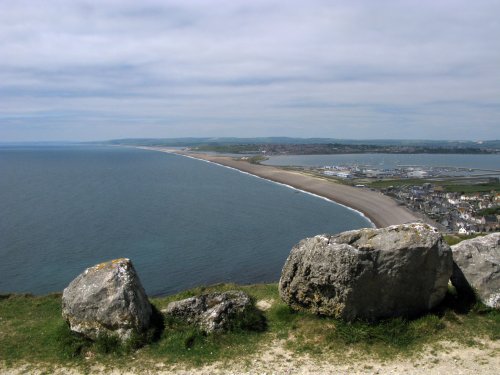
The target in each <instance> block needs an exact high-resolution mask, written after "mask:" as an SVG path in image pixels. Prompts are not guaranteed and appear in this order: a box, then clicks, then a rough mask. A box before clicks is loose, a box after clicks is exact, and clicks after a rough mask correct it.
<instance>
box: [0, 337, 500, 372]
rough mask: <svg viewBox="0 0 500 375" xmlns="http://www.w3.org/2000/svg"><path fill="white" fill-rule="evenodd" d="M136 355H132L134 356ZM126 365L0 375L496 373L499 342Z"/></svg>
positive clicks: (24, 368) (280, 350) (280, 351)
mask: <svg viewBox="0 0 500 375" xmlns="http://www.w3.org/2000/svg"><path fill="white" fill-rule="evenodd" d="M139 356H140V354H139V355H137V357H139ZM127 361H129V362H130V363H129V366H127V367H125V368H122V369H117V368H109V367H104V366H103V365H90V366H89V367H87V368H86V369H84V368H68V367H56V368H48V367H44V366H40V365H29V364H26V365H21V366H15V367H12V368H6V367H5V366H3V365H2V364H0V374H5V375H20V374H47V373H51V374H61V375H62V374H75V375H77V374H83V373H88V374H116V375H117V374H129V375H133V374H141V375H146V374H164V375H167V374H179V375H211V374H235V375H236V374H241V375H243V374H267V375H271V374H277V375H278V374H279V375H281V374H283V375H285V374H286V375H292V374H297V375H299V374H307V375H313V374H314V375H316V374H318V375H319V374H404V375H414V374H443V375H444V374H446V375H449V374H453V375H460V374H470V375H476V374H485V375H490V374H491V375H496V374H498V373H499V369H500V343H499V342H498V341H495V342H493V341H488V342H483V343H482V345H481V346H480V347H473V348H469V347H461V346H457V345H456V344H454V343H448V342H444V343H439V345H437V346H433V347H432V348H431V347H429V348H428V349H426V350H425V351H424V352H422V353H420V354H419V355H416V356H415V357H413V358H401V359H396V360H391V361H381V360H378V359H373V358H370V357H366V356H364V355H363V354H362V353H358V354H357V356H356V355H353V353H346V356H345V357H342V356H341V357H340V358H335V359H332V360H328V359H317V358H311V357H309V356H306V355H296V354H294V353H292V352H290V351H287V350H286V349H285V348H284V347H283V343H282V342H279V341H277V342H275V343H273V344H272V345H271V346H270V347H268V348H264V349H263V350H262V351H261V352H259V353H257V354H255V355H253V356H251V357H249V358H248V359H245V360H243V361H239V362H238V361H234V362H231V361H230V362H224V363H222V362H216V363H213V364H210V365H206V366H202V367H196V368H186V367H184V366H181V365H177V366H175V365H168V364H164V363H160V362H159V363H138V362H136V361H134V360H129V359H127Z"/></svg>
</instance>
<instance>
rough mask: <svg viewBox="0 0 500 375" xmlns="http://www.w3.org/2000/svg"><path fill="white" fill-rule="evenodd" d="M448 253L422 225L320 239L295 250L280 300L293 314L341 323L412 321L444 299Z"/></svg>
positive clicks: (285, 272)
mask: <svg viewBox="0 0 500 375" xmlns="http://www.w3.org/2000/svg"><path fill="white" fill-rule="evenodd" d="M451 272H452V255H451V250H450V247H449V246H448V245H447V244H446V242H445V241H444V240H443V237H442V236H441V234H440V233H439V232H438V231H437V230H436V229H435V228H433V227H430V226H429V225H426V224H421V223H414V224H405V225H394V226H390V227H387V228H382V229H361V230H354V231H348V232H344V233H340V234H338V235H320V236H316V237H313V238H307V239H305V240H302V241H301V242H300V243H299V244H298V245H296V246H295V247H294V248H293V249H292V251H291V252H290V255H289V257H288V259H287V261H286V263H285V266H284V267H283V271H282V273H281V279H280V283H279V292H280V296H281V298H282V299H283V300H284V301H285V302H286V303H287V304H288V305H289V306H291V307H292V308H294V309H302V310H309V311H311V312H313V313H317V314H322V315H329V316H334V317H338V318H343V319H345V320H354V319H365V320H377V319H381V318H387V317H395V316H414V315H417V314H420V313H422V312H424V311H427V310H429V309H432V308H433V307H434V306H436V305H437V304H438V303H440V302H441V301H442V299H443V298H444V296H445V294H446V291H447V285H448V280H449V278H450V275H451Z"/></svg>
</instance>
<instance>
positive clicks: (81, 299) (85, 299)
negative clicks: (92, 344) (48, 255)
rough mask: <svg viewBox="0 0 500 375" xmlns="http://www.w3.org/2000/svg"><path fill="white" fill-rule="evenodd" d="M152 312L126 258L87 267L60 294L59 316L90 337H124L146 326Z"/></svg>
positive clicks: (71, 326) (142, 329)
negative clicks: (60, 313) (102, 335)
mask: <svg viewBox="0 0 500 375" xmlns="http://www.w3.org/2000/svg"><path fill="white" fill-rule="evenodd" d="M151 314H152V308H151V304H150V303H149V300H148V297H147V296H146V292H145V291H144V288H143V287H142V284H141V282H140V280H139V277H138V276H137V273H136V272H135V269H134V266H133V265H132V262H131V261H130V260H129V259H126V258H121V259H115V260H112V261H109V262H105V263H101V264H98V265H96V266H94V267H90V268H87V269H86V270H85V271H84V272H83V273H81V274H80V275H79V276H78V277H77V278H76V279H74V280H73V281H72V282H71V283H70V284H69V285H68V287H67V288H66V289H64V292H63V296H62V316H63V318H64V319H65V320H66V321H67V322H68V323H69V326H70V329H71V330H72V331H74V332H78V333H81V334H83V335H84V336H86V337H88V338H91V339H96V338H97V337H98V336H99V335H101V334H111V335H117V336H118V337H119V338H120V339H121V340H126V339H127V338H129V337H130V335H131V334H132V333H133V332H136V333H142V332H144V331H145V330H146V329H147V328H149V325H150V319H151Z"/></svg>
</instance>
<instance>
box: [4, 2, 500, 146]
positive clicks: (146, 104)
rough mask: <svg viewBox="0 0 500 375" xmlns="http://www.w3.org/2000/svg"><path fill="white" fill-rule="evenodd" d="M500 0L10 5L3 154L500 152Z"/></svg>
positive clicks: (6, 21)
mask: <svg viewBox="0 0 500 375" xmlns="http://www.w3.org/2000/svg"><path fill="white" fill-rule="evenodd" d="M499 19H500V1H498V0H474V1H471V0H464V1H462V0H453V1H452V0H394V1H391V0H344V1H336V0H327V1H320V0H307V1H304V0H282V1H273V0H267V1H263V0H251V1H250V0H249V1H239V0H220V1H219V0H200V1H194V0H179V1H168V0H161V1H160V0H158V1H153V0H151V1H149V0H141V1H137V0H96V1H79V0H66V1H55V0H44V1H39V0H32V1H23V0H12V1H11V0H0V142H2V141H4V142H9V141H13V142H18V141H58V140H75V141H80V140H81V141H88V140H105V139H115V138H134V137H135V138H137V137H161V138H168V137H224V136H235V137H256V136H291V137H330V138H344V139H345V138H348V139H370V138H373V139H382V138H390V139H453V140H460V139H463V140H465V139H468V140H484V139H500V22H499Z"/></svg>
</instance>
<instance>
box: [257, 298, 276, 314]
mask: <svg viewBox="0 0 500 375" xmlns="http://www.w3.org/2000/svg"><path fill="white" fill-rule="evenodd" d="M273 303H274V300H272V299H261V300H259V301H257V303H256V304H255V307H257V308H258V309H259V310H260V311H267V310H269V309H270V308H271V307H272V306H273Z"/></svg>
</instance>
